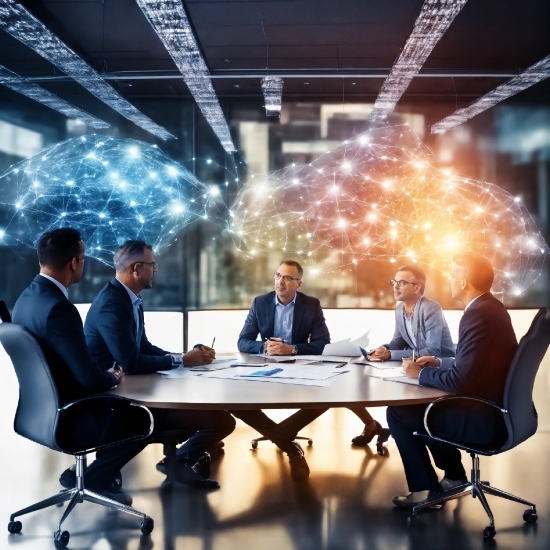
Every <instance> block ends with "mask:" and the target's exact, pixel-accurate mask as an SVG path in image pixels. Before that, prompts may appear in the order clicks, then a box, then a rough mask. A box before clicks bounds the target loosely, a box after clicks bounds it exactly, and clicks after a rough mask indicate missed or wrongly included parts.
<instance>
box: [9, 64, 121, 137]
mask: <svg viewBox="0 0 550 550" xmlns="http://www.w3.org/2000/svg"><path fill="white" fill-rule="evenodd" d="M0 84H1V85H3V86H6V88H10V89H11V90H13V91H14V92H17V93H19V94H22V95H24V96H27V97H28V98H30V99H33V100H34V101H37V102H38V103H42V105H45V106H46V107H49V108H50V109H53V110H54V111H57V112H58V113H61V114H63V115H65V116H66V117H69V118H72V119H74V120H80V121H82V122H84V123H85V124H87V125H88V126H91V127H92V128H96V129H101V128H110V124H107V123H106V122H105V121H103V120H100V119H99V118H96V117H95V116H93V115H91V114H90V113H87V112H86V111H83V110H82V109H79V108H78V107H75V106H74V105H71V104H70V103H68V102H67V101H65V100H64V99H61V98H60V97H58V96H56V95H55V94H52V92H49V91H48V90H45V89H44V88H42V87H41V86H38V84H34V83H33V82H29V81H28V80H27V79H26V78H23V77H22V76H19V75H18V74H16V73H14V72H12V71H10V70H9V69H6V67H4V66H3V65H0Z"/></svg>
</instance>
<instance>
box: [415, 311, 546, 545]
mask: <svg viewBox="0 0 550 550" xmlns="http://www.w3.org/2000/svg"><path fill="white" fill-rule="evenodd" d="M549 345H550V312H549V311H548V310H547V309H546V308H543V309H540V310H539V311H538V313H537V314H536V315H535V318H534V319H533V321H532V323H531V326H530V327H529V330H528V331H527V334H525V336H524V337H523V338H522V339H521V341H520V343H519V346H518V349H517V350H516V353H515V354H514V358H513V360H512V364H511V365H510V369H509V370H508V376H507V377H506V385H505V387H504V397H503V403H502V407H501V406H500V405H498V404H496V403H492V402H490V401H486V400H484V399H478V398H475V397H466V396H458V395H456V396H448V397H442V398H441V399H438V400H436V401H435V402H434V403H432V404H431V405H429V406H428V409H427V412H426V416H425V417H424V427H425V429H426V431H427V433H428V437H427V438H426V439H428V440H429V441H438V442H440V443H446V444H450V445H453V446H454V447H457V448H459V449H463V450H465V451H468V452H469V453H470V456H471V457H472V470H471V475H470V481H468V482H466V483H462V484H460V485H456V486H454V487H453V488H451V489H448V490H446V491H442V492H437V493H435V494H433V495H430V496H429V497H428V498H427V499H426V500H425V501H423V502H421V503H419V504H417V505H416V506H415V507H414V508H413V515H412V516H410V517H409V519H408V525H412V520H413V518H414V516H415V515H416V514H417V513H418V512H420V511H421V510H424V509H426V508H430V507H432V506H439V507H440V506H442V505H443V504H444V503H445V502H447V501H449V500H454V499H456V498H460V497H463V496H466V495H472V496H474V497H477V498H478V499H479V502H481V504H482V506H483V508H484V509H485V512H486V513H487V516H488V517H489V522H490V523H489V525H488V526H487V527H485V529H484V530H483V536H484V537H485V538H486V539H492V538H493V537H494V536H495V534H496V529H495V520H494V517H493V512H492V511H491V508H490V507H489V503H488V502H487V499H486V496H485V495H486V494H487V495H492V496H496V497H501V498H505V499H506V500H511V501H513V502H518V503H520V504H524V505H526V506H529V508H528V509H527V510H525V511H524V513H523V520H524V521H526V522H528V523H535V522H536V521H537V519H538V515H537V507H536V505H535V503H534V502H530V501H529V500H525V499H523V498H520V497H517V496H515V495H512V494H510V493H508V492H506V491H502V490H501V489H497V488H496V487H494V486H493V485H491V484H490V483H489V482H488V481H481V480H482V478H481V472H480V468H479V456H478V455H495V454H499V453H502V452H504V451H507V450H509V449H512V448H514V447H516V446H517V445H519V444H520V443H522V442H523V441H525V440H526V439H529V438H530V437H531V436H532V435H534V433H535V432H536V431H537V411H536V410H535V405H534V403H533V387H534V385H535V377H536V375H537V371H538V370H539V366H540V364H541V362H542V360H543V358H544V356H545V354H546V351H547V350H548V346H549ZM449 401H455V402H460V401H462V402H463V403H465V404H468V403H469V402H476V401H477V402H483V403H485V405H487V406H488V407H492V408H493V409H496V410H498V411H499V414H502V417H503V419H504V423H505V425H506V429H507V432H508V438H507V440H506V442H505V443H504V445H502V446H500V447H499V448H496V449H495V448H491V449H486V448H477V447H475V446H467V445H466V444H464V443H457V442H453V441H450V440H447V439H443V438H441V437H436V436H434V435H432V434H431V433H430V430H429V426H428V416H429V411H430V410H434V408H435V407H438V406H440V405H442V406H445V404H446V402H449ZM415 435H418V436H419V437H426V436H424V435H423V434H415Z"/></svg>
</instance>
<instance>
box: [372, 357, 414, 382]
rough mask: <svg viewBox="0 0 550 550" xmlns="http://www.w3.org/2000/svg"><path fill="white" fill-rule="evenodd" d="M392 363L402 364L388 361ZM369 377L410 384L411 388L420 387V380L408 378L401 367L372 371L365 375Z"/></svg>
mask: <svg viewBox="0 0 550 550" xmlns="http://www.w3.org/2000/svg"><path fill="white" fill-rule="evenodd" d="M388 362H391V363H400V361H388ZM365 374H367V376H372V377H373V378H380V379H381V380H388V381H389V382H401V383H402V384H410V385H411V386H418V385H419V384H418V379H414V378H407V377H406V376H405V375H404V374H403V369H402V367H401V366H399V367H396V366H394V367H392V368H388V369H384V370H380V369H379V370H378V371H374V370H373V369H371V371H370V372H367V373H365Z"/></svg>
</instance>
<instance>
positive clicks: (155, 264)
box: [136, 262, 158, 269]
mask: <svg viewBox="0 0 550 550" xmlns="http://www.w3.org/2000/svg"><path fill="white" fill-rule="evenodd" d="M136 264H142V265H150V266H151V267H152V268H153V269H158V264H157V262H136Z"/></svg>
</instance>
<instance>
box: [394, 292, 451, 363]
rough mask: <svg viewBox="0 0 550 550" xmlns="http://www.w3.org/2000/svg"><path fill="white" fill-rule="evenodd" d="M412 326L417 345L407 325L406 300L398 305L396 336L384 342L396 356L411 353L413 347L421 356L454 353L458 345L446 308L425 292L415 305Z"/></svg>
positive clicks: (418, 355)
mask: <svg viewBox="0 0 550 550" xmlns="http://www.w3.org/2000/svg"><path fill="white" fill-rule="evenodd" d="M412 327H413V334H414V337H415V339H416V346H414V345H413V342H412V340H411V339H410V338H409V335H408V333H407V329H406V327H405V320H404V318H403V303H399V304H398V305H397V307H396V308H395V334H394V335H393V340H392V341H391V342H390V343H389V344H385V345H384V347H385V348H386V349H387V350H389V351H390V353H391V359H392V360H394V361H395V360H399V359H403V358H404V357H410V356H411V355H412V350H413V349H414V352H415V355H416V356H417V357H421V356H423V355H434V356H435V357H454V355H455V349H456V348H455V345H454V344H453V340H452V338H451V333H450V331H449V327H448V326H447V321H445V317H443V310H442V309H441V306H440V305H439V304H438V303H437V302H435V301H434V300H428V298H424V296H422V297H421V298H420V300H419V301H418V302H417V304H416V307H415V308H414V313H413V317H412Z"/></svg>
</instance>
